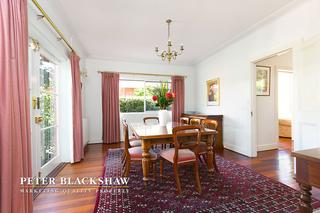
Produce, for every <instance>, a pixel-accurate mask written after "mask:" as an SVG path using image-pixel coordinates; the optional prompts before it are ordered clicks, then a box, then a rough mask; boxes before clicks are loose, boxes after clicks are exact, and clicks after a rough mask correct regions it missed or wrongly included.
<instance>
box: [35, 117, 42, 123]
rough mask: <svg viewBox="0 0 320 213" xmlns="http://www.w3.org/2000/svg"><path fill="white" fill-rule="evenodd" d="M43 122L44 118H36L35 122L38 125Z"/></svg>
mask: <svg viewBox="0 0 320 213" xmlns="http://www.w3.org/2000/svg"><path fill="white" fill-rule="evenodd" d="M42 121H43V117H42V116H35V117H34V122H35V123H36V124H40V123H41V122H42Z"/></svg>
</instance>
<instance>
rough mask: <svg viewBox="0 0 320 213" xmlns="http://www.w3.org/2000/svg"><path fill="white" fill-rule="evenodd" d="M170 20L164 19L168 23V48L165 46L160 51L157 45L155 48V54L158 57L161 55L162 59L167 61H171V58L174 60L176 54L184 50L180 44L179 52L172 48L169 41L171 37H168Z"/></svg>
mask: <svg viewBox="0 0 320 213" xmlns="http://www.w3.org/2000/svg"><path fill="white" fill-rule="evenodd" d="M171 22H172V20H171V19H168V20H167V21H166V23H167V24H168V48H167V50H162V51H161V53H159V47H156V48H155V51H156V53H157V55H158V56H159V57H161V59H162V61H165V60H168V62H169V63H171V61H173V60H176V58H177V56H178V55H181V54H182V52H183V50H184V48H183V45H182V44H181V46H180V51H179V52H178V51H176V50H174V49H172V42H171V38H170V24H171Z"/></svg>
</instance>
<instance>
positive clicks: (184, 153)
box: [160, 148, 197, 164]
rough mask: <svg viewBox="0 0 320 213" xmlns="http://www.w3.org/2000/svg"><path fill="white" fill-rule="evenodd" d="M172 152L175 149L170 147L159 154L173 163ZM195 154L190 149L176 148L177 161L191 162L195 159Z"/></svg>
mask: <svg viewBox="0 0 320 213" xmlns="http://www.w3.org/2000/svg"><path fill="white" fill-rule="evenodd" d="M174 152H175V149H174V148H171V149H167V150H163V151H161V152H160V156H161V157H162V158H164V159H166V160H167V161H169V162H171V163H174V159H173V158H174ZM196 160H197V158H196V155H195V153H194V152H193V151H191V150H190V149H179V150H178V160H177V163H178V164H180V163H187V162H192V161H196Z"/></svg>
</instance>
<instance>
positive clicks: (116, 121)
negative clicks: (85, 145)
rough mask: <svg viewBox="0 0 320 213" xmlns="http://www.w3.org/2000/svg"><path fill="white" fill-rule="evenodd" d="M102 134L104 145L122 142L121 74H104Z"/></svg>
mask: <svg viewBox="0 0 320 213" xmlns="http://www.w3.org/2000/svg"><path fill="white" fill-rule="evenodd" d="M101 75H102V118H103V124H102V128H103V130H102V132H103V133H102V134H103V136H102V137H103V142H104V143H117V142H120V109H119V74H118V73H102V74H101Z"/></svg>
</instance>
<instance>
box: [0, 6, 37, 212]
mask: <svg viewBox="0 0 320 213" xmlns="http://www.w3.org/2000/svg"><path fill="white" fill-rule="evenodd" d="M29 104H30V99H29V82H28V14H27V0H1V3H0V212H3V213H5V212H10V213H31V212H32V193H23V192H21V191H20V177H32V170H31V149H30V147H31V136H30V132H31V131H30V107H29ZM24 188H25V189H27V188H26V187H24ZM22 189H23V188H22Z"/></svg>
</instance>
